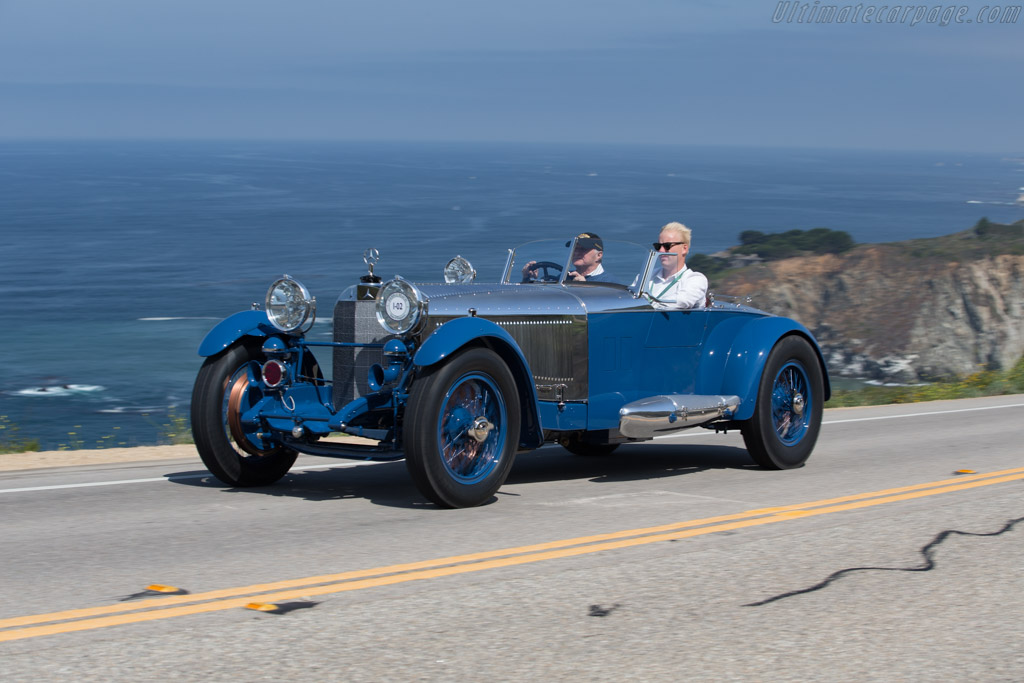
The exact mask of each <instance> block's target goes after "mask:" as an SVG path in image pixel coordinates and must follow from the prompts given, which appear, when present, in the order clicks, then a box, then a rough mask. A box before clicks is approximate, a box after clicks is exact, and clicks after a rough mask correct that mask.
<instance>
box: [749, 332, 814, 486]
mask: <svg viewBox="0 0 1024 683" xmlns="http://www.w3.org/2000/svg"><path fill="white" fill-rule="evenodd" d="M824 401H825V381H824V376H823V374H822V370H821V364H820V362H819V360H818V354H816V353H815V352H814V349H813V348H811V344H810V342H808V341H807V340H806V339H804V338H803V337H801V336H799V335H790V336H787V337H783V338H782V339H781V340H780V341H779V342H778V343H777V344H776V345H775V348H773V349H772V352H771V353H770V354H769V355H768V362H767V363H766V364H765V366H764V372H763V373H762V374H761V383H760V386H759V387H758V390H757V405H756V406H755V408H754V416H753V417H752V418H751V419H749V420H747V421H746V422H745V423H744V424H743V425H742V428H741V432H742V433H743V443H745V444H746V446H747V451H748V452H749V453H750V457H752V458H753V459H754V462H756V463H757V464H758V465H760V466H761V467H766V468H768V469H772V470H788V469H793V468H795V467H800V466H802V465H803V464H804V463H805V462H807V458H809V457H810V455H811V451H813V450H814V444H815V442H816V441H817V440H818V432H819V431H820V430H821V411H822V407H823V404H824Z"/></svg>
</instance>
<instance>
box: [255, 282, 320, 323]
mask: <svg viewBox="0 0 1024 683" xmlns="http://www.w3.org/2000/svg"><path fill="white" fill-rule="evenodd" d="M267 317H268V318H270V322H271V323H272V324H273V325H274V327H276V328H277V329H279V330H281V331H282V332H294V331H295V330H298V329H299V328H301V327H302V326H303V325H305V324H306V323H307V322H308V323H309V324H310V326H312V324H313V320H314V319H316V299H314V298H313V297H311V296H310V295H309V290H308V289H306V287H305V286H304V285H303V284H302V283H301V282H299V281H298V280H293V279H291V278H290V277H288V276H287V275H285V276H284V277H283V278H281V279H280V280H277V281H276V282H274V284H272V285H270V289H268V290H267Z"/></svg>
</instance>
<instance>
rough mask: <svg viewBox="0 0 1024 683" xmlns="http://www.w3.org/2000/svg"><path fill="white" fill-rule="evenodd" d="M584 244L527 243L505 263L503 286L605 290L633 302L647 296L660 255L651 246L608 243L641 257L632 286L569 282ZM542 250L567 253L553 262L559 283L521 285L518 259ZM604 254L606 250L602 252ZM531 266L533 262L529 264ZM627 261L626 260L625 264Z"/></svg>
mask: <svg viewBox="0 0 1024 683" xmlns="http://www.w3.org/2000/svg"><path fill="white" fill-rule="evenodd" d="M579 240H580V237H579V236H576V237H573V238H571V239H569V240H568V241H565V242H562V241H561V240H559V239H543V240H531V241H529V242H524V243H522V244H520V245H517V246H516V247H513V248H511V249H509V250H508V257H507V259H506V261H505V267H504V270H503V272H502V276H501V283H502V284H506V285H512V284H529V285H558V286H563V287H565V286H586V287H598V286H604V287H608V288H613V289H625V290H627V291H629V292H631V293H632V294H633V298H634V299H637V298H640V297H641V296H642V295H643V293H644V288H645V286H646V283H647V282H648V280H649V279H650V272H651V268H652V267H653V265H654V264H655V262H656V256H657V254H656V253H655V252H654V250H652V249H651V248H650V247H649V246H647V247H645V246H644V245H642V244H638V243H636V242H629V241H625V240H605V242H606V243H607V244H609V245H610V246H614V245H619V251H620V253H623V254H625V255H626V256H627V257H628V255H629V253H634V254H636V256H637V259H638V263H637V264H636V265H637V266H638V267H639V270H634V271H633V272H634V273H635V274H637V275H635V278H634V279H633V280H632V282H579V281H576V280H572V279H567V277H568V274H569V272H570V271H571V270H572V269H573V266H572V257H573V252H574V251H575V249H576V244H577V242H578V241H579ZM537 248H540V250H549V251H551V252H555V251H557V250H563V249H564V250H565V252H564V257H563V256H561V254H559V255H558V257H557V258H555V257H552V258H551V259H549V260H550V261H552V262H553V263H561V267H562V270H561V272H560V273H559V276H558V280H557V281H556V280H549V281H544V280H535V281H528V282H524V281H520V280H519V279H518V278H516V277H513V276H514V275H516V273H515V269H516V265H517V263H518V261H517V256H519V255H520V254H523V253H524V252H525V253H526V254H527V256H524V258H527V257H528V256H532V255H533V254H532V253H530V252H531V251H533V250H534V249H537ZM602 251H603V249H602ZM527 262H529V261H527ZM624 262H625V260H623V263H624Z"/></svg>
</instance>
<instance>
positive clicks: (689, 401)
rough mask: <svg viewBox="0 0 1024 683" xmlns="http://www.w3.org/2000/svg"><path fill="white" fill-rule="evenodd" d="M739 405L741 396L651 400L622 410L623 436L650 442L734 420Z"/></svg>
mask: <svg viewBox="0 0 1024 683" xmlns="http://www.w3.org/2000/svg"><path fill="white" fill-rule="evenodd" d="M739 405H740V397H739V396H697V395H694V394H672V395H666V396H650V397H648V398H642V399H640V400H639V401H633V402H632V403H627V404H626V405H624V406H622V408H621V409H620V410H619V432H621V433H622V435H623V436H626V437H629V438H631V439H650V438H653V437H655V436H659V435H661V434H667V433H670V432H675V431H678V430H680V429H686V428H687V427H696V426H697V425H701V424H704V423H705V422H710V421H711V420H715V419H717V418H720V417H725V418H729V417H732V415H733V413H735V412H736V409H737V408H739Z"/></svg>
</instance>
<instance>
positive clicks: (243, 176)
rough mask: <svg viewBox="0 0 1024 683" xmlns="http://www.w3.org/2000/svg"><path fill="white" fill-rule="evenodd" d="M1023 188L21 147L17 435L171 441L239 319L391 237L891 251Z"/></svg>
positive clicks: (873, 155) (441, 147) (649, 152)
mask: <svg viewBox="0 0 1024 683" xmlns="http://www.w3.org/2000/svg"><path fill="white" fill-rule="evenodd" d="M1022 192H1024V159H1022V158H1020V157H1013V156H1006V157H999V156H985V155H969V154H963V153H896V152H855V151H808V150H779V149H742V148H710V147H653V146H644V147H634V146H610V145H609V146H570V145H566V146H556V145H533V146H530V145H510V144H509V145H503V144H492V145H476V144H474V145H470V144H462V145H452V144H411V143H401V144H399V143H373V144H371V143H365V144H361V143H328V144H314V143H240V142H230V143H229V142H221V143H216V142H204V143H144V142H131V143H129V142H123V143H110V142H103V143H100V142H96V143H92V142H90V143H85V142H82V143H75V142H45V143H42V142H38V143H0V228H2V235H3V239H2V240H0V257H2V263H3V268H2V270H0V297H2V301H3V303H4V304H5V308H6V311H5V313H6V315H5V319H6V320H7V321H8V322H7V326H6V327H7V334H6V335H5V339H6V340H7V341H8V343H10V344H12V347H13V350H14V353H12V354H10V355H9V361H8V363H7V365H6V372H5V373H3V376H2V377H0V426H3V425H6V426H7V429H6V430H5V431H9V429H10V427H11V425H17V426H18V427H19V428H20V432H19V436H21V437H26V438H37V439H38V440H39V441H40V443H41V445H42V446H43V447H44V448H58V447H62V446H70V447H97V446H102V445H106V446H112V445H119V444H125V445H140V444H150V443H157V442H159V441H160V440H161V439H162V438H164V437H163V435H164V433H165V432H166V431H167V427H166V426H165V425H168V424H171V423H172V419H171V418H172V417H173V416H174V415H180V416H183V415H187V412H188V401H189V395H190V392H191V386H192V381H193V379H194V377H195V373H196V371H197V370H198V368H199V366H200V364H201V360H202V359H200V358H199V356H198V355H196V348H197V347H198V345H199V342H200V341H201V340H202V338H203V336H204V334H205V333H206V331H207V330H208V329H209V328H210V327H212V326H213V325H214V324H215V323H216V321H217V320H219V319H220V318H223V317H225V316H227V315H229V314H230V313H233V312H235V311H238V310H243V309H246V308H248V307H249V304H250V303H251V302H253V301H261V302H262V300H263V297H264V294H265V292H266V288H267V286H268V285H269V284H270V282H271V281H272V280H273V279H274V278H276V277H278V276H280V275H281V274H282V273H288V274H290V275H292V276H294V277H297V278H299V279H300V280H302V281H303V282H304V283H305V284H306V285H307V286H308V287H309V288H310V290H311V291H312V292H313V293H314V294H315V295H316V296H317V298H318V300H319V302H320V308H321V313H322V315H323V317H325V318H326V317H329V315H330V310H331V308H332V306H333V301H334V299H335V298H336V297H337V295H338V293H339V292H340V291H341V290H342V289H344V288H345V287H346V286H347V285H349V284H351V283H353V282H354V281H355V280H356V278H358V276H359V275H361V274H362V273H363V272H365V266H364V264H363V262H362V253H363V250H364V249H366V248H368V247H371V246H372V247H377V248H378V249H379V250H380V252H381V255H382V258H381V262H380V264H379V265H378V267H377V272H378V274H381V275H383V276H384V277H385V278H387V277H390V276H392V275H394V274H401V275H402V276H403V277H406V278H409V279H413V280H431V281H437V280H438V279H439V278H440V273H441V268H442V266H443V265H444V263H445V262H446V261H447V260H448V259H449V258H450V257H452V256H454V255H456V254H461V255H463V256H465V257H467V258H469V259H470V261H472V263H473V264H474V266H475V267H476V269H477V271H478V273H479V274H480V276H479V277H480V279H481V280H488V279H495V278H496V277H497V276H498V271H499V270H500V268H501V266H502V265H503V264H504V261H505V255H506V249H507V247H509V246H513V245H515V244H517V243H520V242H525V241H529V240H533V239H542V238H548V237H552V236H557V237H561V236H565V237H566V238H568V237H570V236H572V235H574V234H576V233H578V232H580V231H583V230H590V231H594V232H597V233H599V234H601V235H602V236H604V237H605V238H607V239H622V240H631V241H636V242H641V243H646V242H650V241H652V240H653V239H654V238H655V237H656V236H657V232H658V228H659V227H660V226H661V225H663V224H664V223H666V222H668V221H670V220H681V221H683V222H685V223H686V224H688V225H690V226H691V227H692V228H693V229H694V244H693V251H694V252H697V253H713V252H715V251H719V250H721V249H724V248H726V247H728V246H731V245H733V244H735V243H736V242H737V236H738V234H739V233H740V232H741V231H743V230H751V229H753V230H761V231H763V232H778V231H783V230H789V229H793V228H799V229H810V228H814V227H828V228H832V229H835V230H846V231H847V232H849V233H850V234H851V235H852V236H853V237H854V239H855V240H857V241H858V242H883V241H892V240H901V239H910V238H916V237H933V236H937V235H943V234H948V233H950V232H955V231H958V230H963V229H966V228H968V227H970V226H971V225H973V224H974V223H975V222H976V221H977V220H978V219H979V218H981V217H982V216H987V217H988V218H989V219H990V220H993V221H998V222H1011V221H1015V220H1019V219H1021V218H1024V206H1022V205H1020V204H1017V203H1015V201H1016V199H1017V197H1018V196H1019V195H1020V194H1021V193H1022ZM329 330H330V328H329V325H327V324H323V323H321V324H320V325H319V326H318V327H316V328H315V329H314V334H315V335H317V336H321V337H323V338H327V337H328V336H329V334H330V332H329ZM324 361H325V364H326V359H324ZM3 438H4V437H3V436H2V433H0V440H3Z"/></svg>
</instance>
